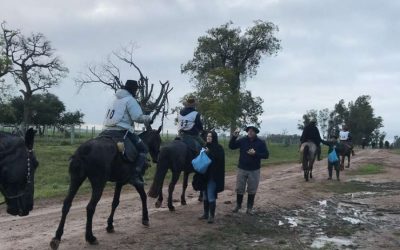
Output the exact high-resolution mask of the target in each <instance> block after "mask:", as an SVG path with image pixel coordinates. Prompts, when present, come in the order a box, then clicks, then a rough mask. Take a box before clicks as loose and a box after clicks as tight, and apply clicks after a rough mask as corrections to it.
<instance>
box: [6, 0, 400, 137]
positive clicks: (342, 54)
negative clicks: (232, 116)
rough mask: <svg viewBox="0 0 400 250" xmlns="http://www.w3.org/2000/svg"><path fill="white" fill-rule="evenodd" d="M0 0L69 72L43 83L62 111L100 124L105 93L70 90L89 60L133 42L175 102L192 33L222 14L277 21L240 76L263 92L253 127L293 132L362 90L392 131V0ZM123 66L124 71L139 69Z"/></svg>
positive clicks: (399, 20)
mask: <svg viewBox="0 0 400 250" xmlns="http://www.w3.org/2000/svg"><path fill="white" fill-rule="evenodd" d="M0 1H1V2H0V6H1V8H0V19H2V20H5V21H7V23H8V27H10V28H18V29H21V30H22V32H23V33H25V34H29V33H30V32H41V33H43V34H45V36H46V37H47V38H48V39H49V40H50V41H51V42H52V44H53V47H54V48H55V49H56V50H57V53H58V54H59V55H60V56H61V58H62V60H63V61H64V62H65V64H66V66H67V67H68V68H69V69H70V73H69V76H68V77H67V78H66V79H64V80H63V81H62V83H61V84H60V86H59V87H57V88H54V89H52V90H51V91H50V92H52V93H55V94H57V95H58V96H59V97H60V99H61V100H62V101H63V102H64V103H65V104H66V106H67V109H68V110H70V111H74V110H77V109H79V110H81V111H82V112H83V113H85V122H86V123H88V124H101V123H102V120H103V117H104V112H105V109H106V106H107V103H108V100H109V99H110V98H112V94H113V93H112V91H109V90H106V89H104V88H102V87H87V88H84V89H83V90H82V91H81V92H80V93H79V94H77V87H76V85H75V83H74V78H76V77H77V75H78V73H79V72H81V71H84V70H85V65H87V64H88V63H93V62H101V61H104V59H105V58H106V56H107V55H108V54H109V53H110V52H111V51H113V50H115V49H118V48H119V47H120V46H121V45H126V44H128V43H129V42H134V43H136V44H137V47H138V48H137V50H136V52H135V54H136V55H135V61H136V63H137V64H138V65H139V67H140V68H141V69H142V71H143V72H144V73H145V75H147V76H148V77H149V78H150V81H151V82H154V83H158V81H159V80H162V81H165V80H169V81H170V82H171V84H172V86H173V87H174V91H173V92H172V93H171V95H172V96H171V98H170V102H171V107H174V106H176V105H178V99H179V98H180V97H182V96H183V95H184V94H185V93H187V92H189V91H191V84H190V83H189V76H187V75H182V74H181V73H180V65H181V64H183V63H186V62H187V61H188V60H190V59H191V57H192V55H193V52H194V49H195V47H196V45H197V38H198V37H199V36H201V35H204V34H205V32H206V31H207V30H208V29H210V28H212V27H217V26H220V25H222V24H224V23H226V22H228V21H230V20H231V21H232V22H233V23H234V26H239V27H241V28H242V29H243V30H244V29H245V28H246V27H248V26H250V25H252V22H253V21H254V20H257V19H262V20H264V21H271V22H273V23H275V24H276V25H277V26H278V27H279V32H278V33H277V34H276V36H277V37H278V38H279V39H281V41H282V43H281V44H282V48H283V49H282V50H281V51H280V52H279V53H278V55H277V56H274V57H264V58H263V60H262V63H261V64H260V67H259V68H258V74H257V75H256V76H255V77H253V78H252V79H249V80H248V81H247V82H246V88H247V89H249V90H251V91H252V92H253V94H254V95H258V96H261V97H262V98H263V99H264V101H265V102H264V104H263V107H264V114H263V115H262V117H261V119H262V124H261V131H262V133H281V132H282V131H283V130H287V131H288V132H289V133H291V134H292V133H300V131H298V130H297V122H298V120H299V119H301V116H302V114H304V113H305V112H306V111H307V110H309V109H323V108H329V109H332V108H333V106H334V104H335V103H337V102H338V101H339V100H340V99H344V100H345V101H346V102H349V101H354V100H355V99H356V98H357V97H358V96H360V95H370V96H371V97H372V105H373V107H374V108H375V113H376V115H379V116H382V117H383V119H384V126H385V127H384V128H383V130H384V131H386V132H387V133H388V137H389V138H388V139H391V138H393V136H394V135H397V134H400V131H399V128H400V122H399V118H398V114H399V111H398V109H399V107H400V105H399V104H400V101H399V94H400V82H399V80H400V71H399V69H400V49H399V44H400V33H399V31H400V17H399V13H400V1H396V0H392V1H389V0H387V1H376V0H359V1H355V0H354V1H351V0H342V1H338V0H331V1H324V0H280V1H279V0H265V1H262V0H259V1H249V0H226V1H211V0H209V1H184V0H176V1H172V0H171V1H161V0H159V1H151V0H141V1H137V0H131V1H128V0H125V1H123V0H113V1H111V0H110V1H89V0H85V1H81V0H69V1H54V0H47V1H45V0H36V1H28V0H25V1H9V0H0ZM131 72H133V71H130V72H129V71H127V72H126V74H125V75H123V80H126V79H128V78H131V79H132V78H133V79H137V78H138V76H137V75H136V74H133V73H131ZM172 121H173V117H170V121H169V122H168V124H167V126H166V127H167V129H168V130H170V131H172V130H175V127H174V125H173V122H172Z"/></svg>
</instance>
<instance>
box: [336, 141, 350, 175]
mask: <svg viewBox="0 0 400 250" xmlns="http://www.w3.org/2000/svg"><path fill="white" fill-rule="evenodd" d="M336 150H337V151H338V153H339V155H340V170H344V160H345V158H346V157H347V166H346V168H350V160H351V154H352V149H351V146H350V145H348V144H346V143H345V142H341V143H340V146H339V147H338V148H337V149H336Z"/></svg>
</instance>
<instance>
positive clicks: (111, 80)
mask: <svg viewBox="0 0 400 250" xmlns="http://www.w3.org/2000/svg"><path fill="white" fill-rule="evenodd" d="M134 49H135V46H134V44H132V43H131V44H129V45H128V46H125V47H122V48H121V49H120V50H119V51H113V52H112V53H111V55H109V56H108V57H107V59H106V60H105V62H104V63H100V64H92V65H88V67H87V71H86V72H83V73H80V75H79V76H78V78H76V79H75V81H76V83H77V84H78V85H79V88H80V89H81V88H82V87H84V86H85V85H88V84H100V85H103V86H104V87H106V88H109V89H112V90H113V91H114V92H116V91H117V90H118V89H121V88H122V87H123V86H124V83H123V82H122V80H121V70H120V64H121V63H123V64H125V65H126V64H127V65H129V66H130V67H133V68H134V69H135V71H137V73H138V74H139V79H138V83H139V93H138V102H139V104H140V106H141V107H142V109H143V113H145V114H146V115H151V118H152V119H151V121H152V122H153V121H154V120H155V119H156V117H157V116H158V115H161V121H162V123H163V122H164V117H165V116H166V115H167V110H168V94H169V93H170V92H171V91H172V89H173V88H172V87H171V86H170V83H169V81H165V82H161V81H159V84H160V90H159V92H158V94H155V93H154V92H155V90H154V84H153V83H149V78H148V77H147V76H144V75H143V73H142V71H141V69H140V68H139V67H138V66H137V64H136V63H135V62H134V58H133V54H134V53H133V52H134ZM118 63H119V64H118ZM154 94H155V95H156V96H154ZM147 129H149V127H147Z"/></svg>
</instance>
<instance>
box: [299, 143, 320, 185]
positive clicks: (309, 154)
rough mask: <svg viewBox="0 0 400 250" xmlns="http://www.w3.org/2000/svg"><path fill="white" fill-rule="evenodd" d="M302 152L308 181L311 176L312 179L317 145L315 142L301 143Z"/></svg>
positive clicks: (303, 165)
mask: <svg viewBox="0 0 400 250" xmlns="http://www.w3.org/2000/svg"><path fill="white" fill-rule="evenodd" d="M301 149H302V150H301V152H302V155H303V159H302V167H303V170H304V179H306V181H308V179H309V178H311V179H312V171H313V166H314V162H315V157H316V156H317V146H316V145H315V143H313V142H310V141H308V142H304V143H303V144H302V145H301Z"/></svg>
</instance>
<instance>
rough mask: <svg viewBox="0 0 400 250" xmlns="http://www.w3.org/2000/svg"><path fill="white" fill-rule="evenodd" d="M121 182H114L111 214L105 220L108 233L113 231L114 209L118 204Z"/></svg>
mask: <svg viewBox="0 0 400 250" xmlns="http://www.w3.org/2000/svg"><path fill="white" fill-rule="evenodd" d="M122 186H123V184H122V183H116V184H115V191H114V198H113V201H112V205H111V214H110V216H109V217H108V220H107V232H108V233H114V225H113V222H114V213H115V210H116V209H117V207H118V205H119V198H120V196H121V189H122Z"/></svg>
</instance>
